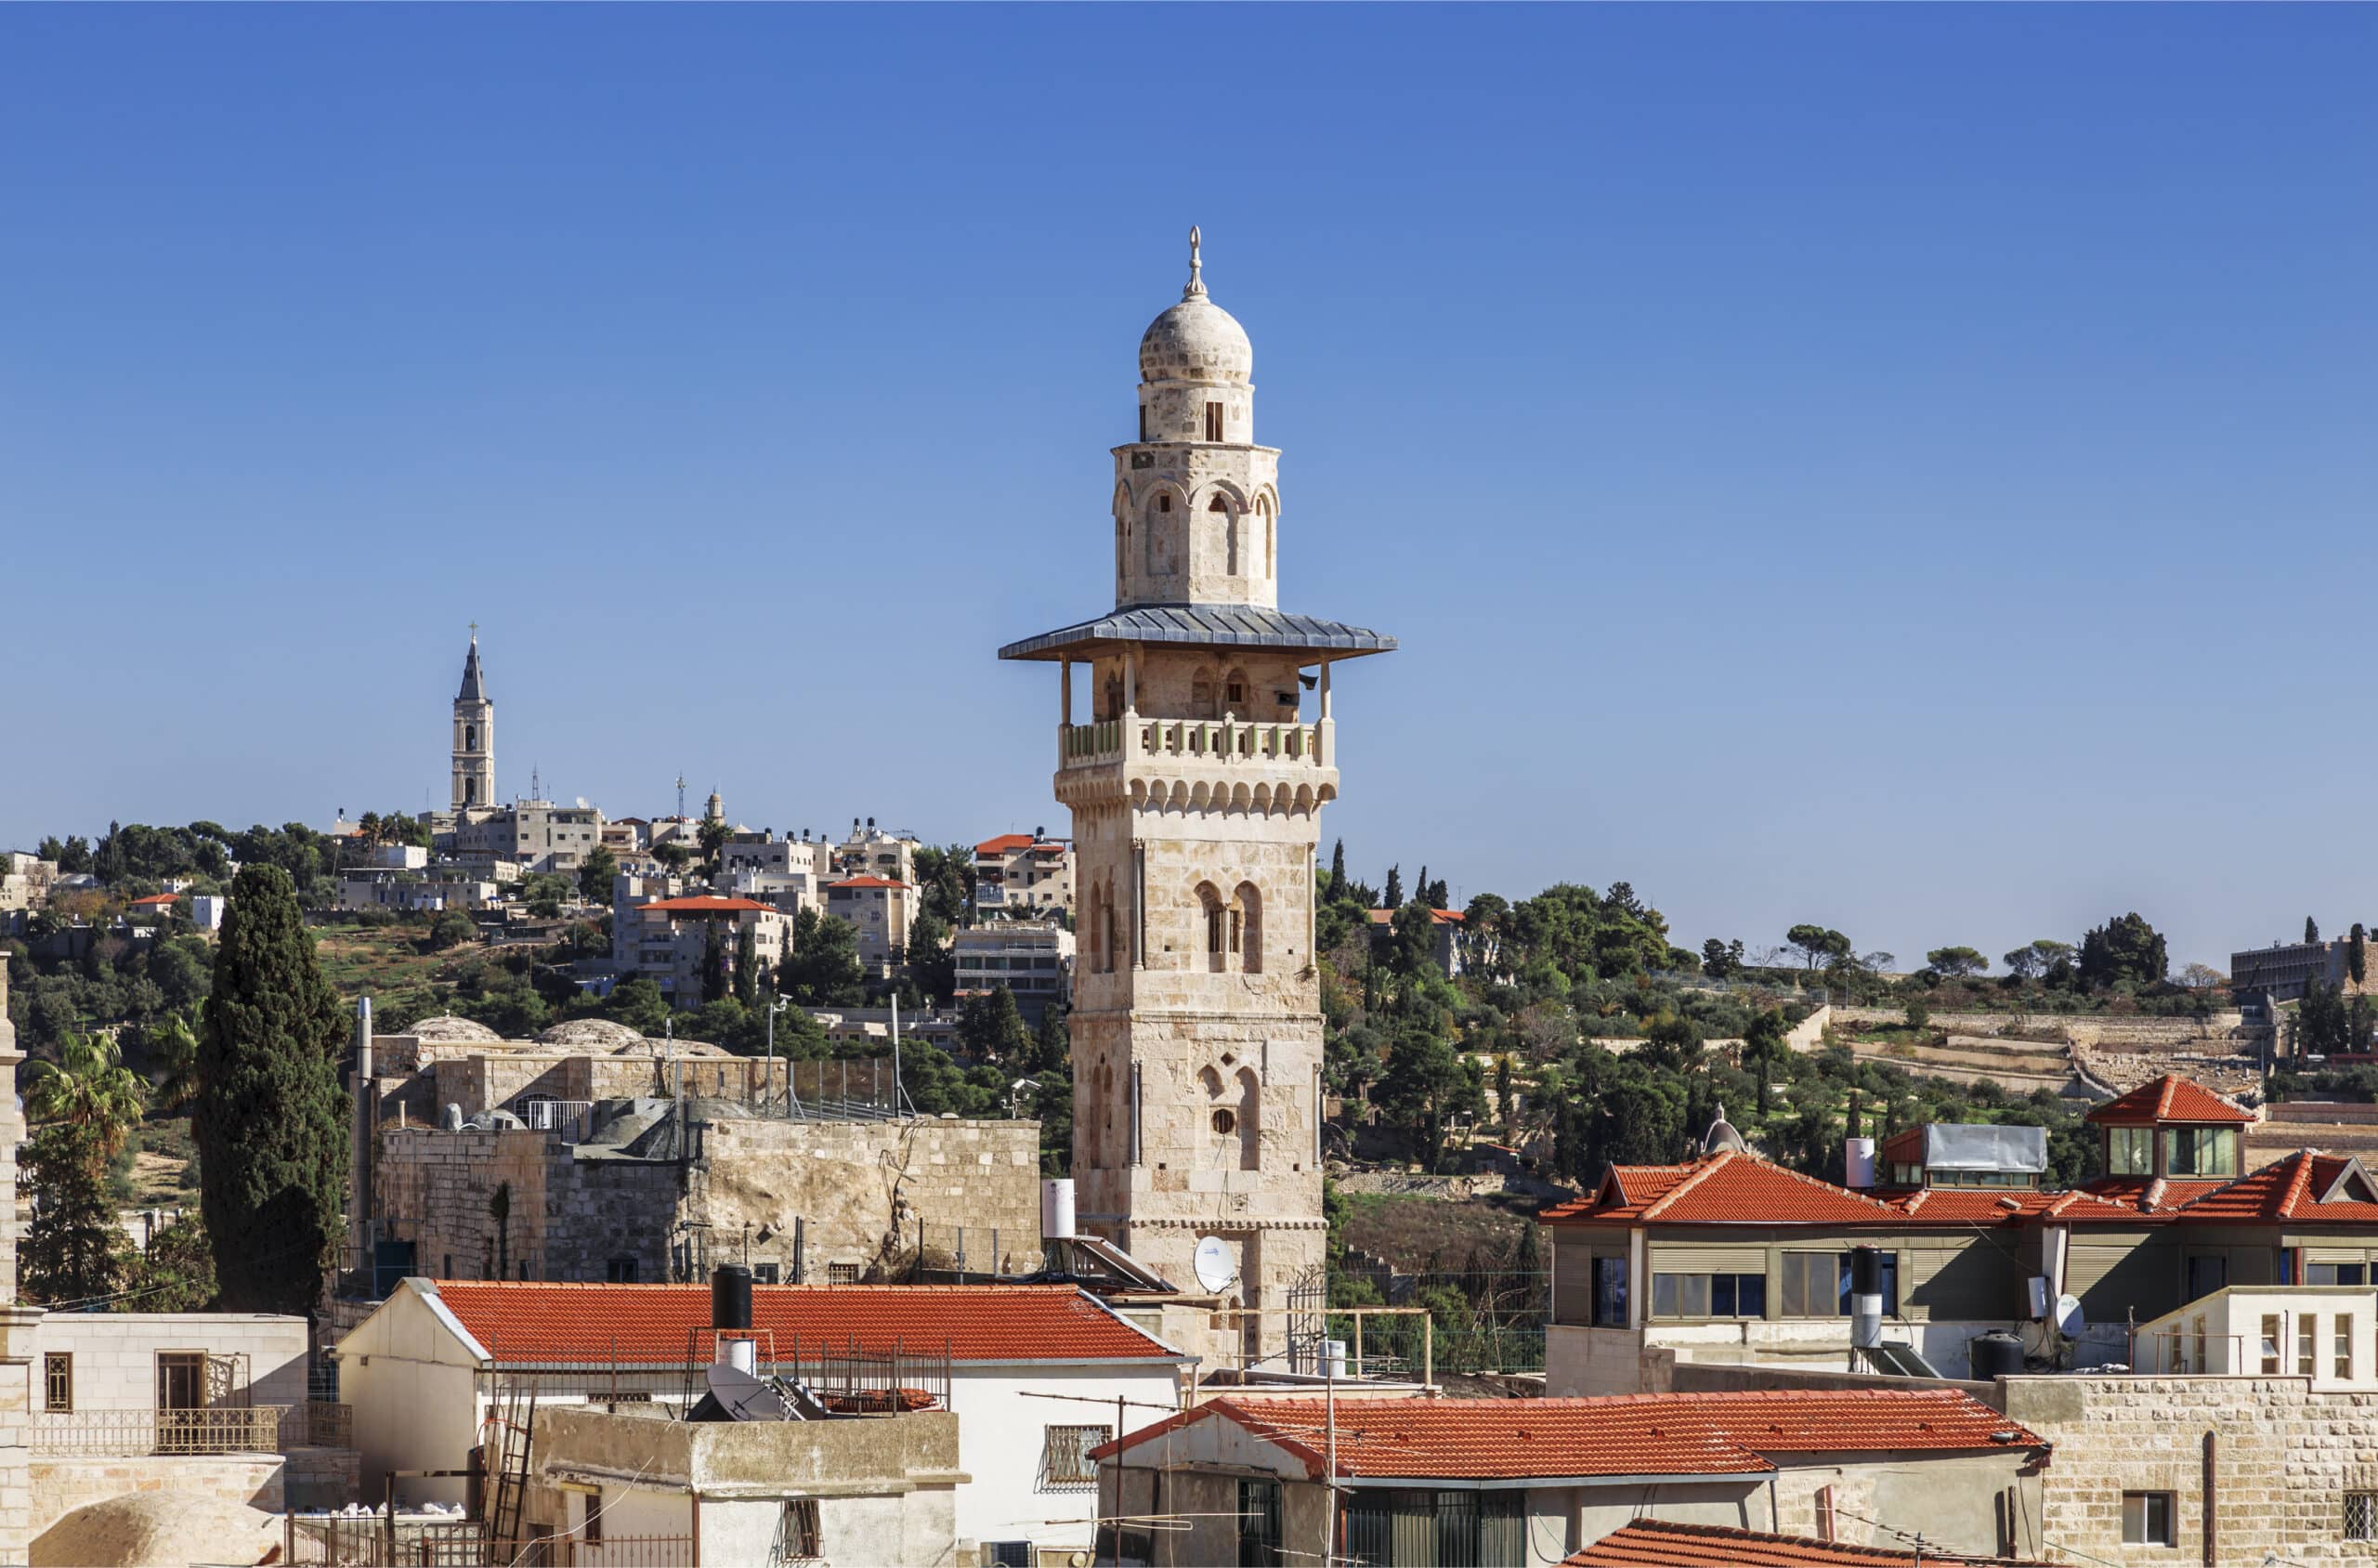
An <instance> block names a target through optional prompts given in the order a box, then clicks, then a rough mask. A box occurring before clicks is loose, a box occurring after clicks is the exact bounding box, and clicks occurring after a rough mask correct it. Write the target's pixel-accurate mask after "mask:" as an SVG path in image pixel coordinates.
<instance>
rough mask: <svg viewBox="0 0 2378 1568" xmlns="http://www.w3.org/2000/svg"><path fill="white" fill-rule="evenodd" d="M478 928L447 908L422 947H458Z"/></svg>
mask: <svg viewBox="0 0 2378 1568" xmlns="http://www.w3.org/2000/svg"><path fill="white" fill-rule="evenodd" d="M226 919H227V920H228V919H229V917H228V916H227V917H226ZM478 934H479V928H478V926H477V924H475V923H474V922H473V921H472V920H471V917H470V916H468V915H466V914H464V913H463V911H462V910H460V909H447V910H443V911H441V912H440V913H439V914H438V918H437V919H435V920H433V921H430V922H429V934H428V935H427V936H425V937H424V938H423V940H422V947H423V950H424V951H426V952H432V953H438V952H443V951H445V950H446V949H447V948H449V947H461V946H462V945H463V944H464V943H465V942H472V941H476V940H477V938H478Z"/></svg>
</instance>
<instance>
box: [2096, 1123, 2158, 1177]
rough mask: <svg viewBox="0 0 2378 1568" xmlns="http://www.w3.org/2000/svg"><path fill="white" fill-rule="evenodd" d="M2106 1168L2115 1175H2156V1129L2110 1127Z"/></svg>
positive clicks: (2107, 1140) (2107, 1132)
mask: <svg viewBox="0 0 2378 1568" xmlns="http://www.w3.org/2000/svg"><path fill="white" fill-rule="evenodd" d="M2106 1170H2107V1172H2108V1173H2109V1174H2110V1175H2115V1176H2152V1175H2154V1174H2155V1130H2154V1129H2153V1128H2151V1127H2110V1128H2108V1129H2107V1130H2106Z"/></svg>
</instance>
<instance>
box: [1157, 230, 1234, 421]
mask: <svg viewBox="0 0 2378 1568" xmlns="http://www.w3.org/2000/svg"><path fill="white" fill-rule="evenodd" d="M1200 244H1201V239H1200V236H1199V235H1198V232H1197V230H1196V229H1191V230H1189V286H1188V287H1187V288H1185V289H1182V291H1181V303H1180V304H1178V305H1176V306H1174V307H1172V308H1171V309H1169V310H1167V311H1166V312H1165V313H1164V314H1163V315H1161V316H1158V317H1157V318H1156V320H1153V321H1150V322H1149V323H1148V330H1147V331H1146V332H1145V333H1143V334H1142V335H1141V338H1140V379H1141V380H1142V381H1224V382H1235V383H1237V384H1238V385H1242V386H1243V385H1247V384H1248V383H1249V382H1251V381H1253V380H1254V378H1255V346H1254V345H1253V344H1252V343H1249V342H1248V340H1247V329H1246V328H1245V327H1242V326H1240V325H1239V324H1238V321H1237V320H1236V319H1235V318H1234V317H1233V316H1232V315H1231V313H1230V312H1229V311H1227V310H1225V309H1223V308H1222V307H1221V306H1219V305H1216V304H1215V303H1214V302H1213V301H1212V300H1210V299H1209V298H1207V297H1206V282H1205V278H1204V275H1203V274H1204V271H1205V267H1204V263H1203V262H1202V261H1201V260H1200V259H1199V257H1198V250H1199V246H1200Z"/></svg>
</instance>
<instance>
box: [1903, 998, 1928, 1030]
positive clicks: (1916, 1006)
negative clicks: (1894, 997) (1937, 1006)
mask: <svg viewBox="0 0 2378 1568" xmlns="http://www.w3.org/2000/svg"><path fill="white" fill-rule="evenodd" d="M1931 1022H1932V1008H1931V1004H1929V1003H1928V1002H1927V1001H1926V1000H1924V999H1923V998H1922V997H1910V998H1909V999H1908V1000H1907V1026H1908V1027H1909V1028H1910V1029H1914V1030H1916V1031H1918V1032H1921V1031H1922V1030H1923V1029H1924V1028H1925V1027H1926V1026H1928V1025H1929V1024H1930V1023H1931Z"/></svg>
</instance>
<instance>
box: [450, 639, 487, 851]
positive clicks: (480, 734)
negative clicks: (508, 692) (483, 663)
mask: <svg viewBox="0 0 2378 1568" xmlns="http://www.w3.org/2000/svg"><path fill="white" fill-rule="evenodd" d="M493 804H495V704H494V703H493V702H491V701H490V700H489V699H488V695H487V683H486V681H485V680H484V679H483V678H482V677H481V676H480V674H479V629H478V627H477V625H476V624H474V625H473V626H472V627H471V651H470V652H469V654H468V655H466V656H465V657H464V660H463V686H462V689H461V690H459V691H457V692H456V693H455V694H454V793H453V804H452V805H451V808H450V809H451V810H452V811H453V812H454V814H455V815H456V816H457V817H459V816H461V815H462V814H463V813H464V812H466V811H473V810H481V809H484V808H486V807H489V806H492V805H493Z"/></svg>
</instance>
